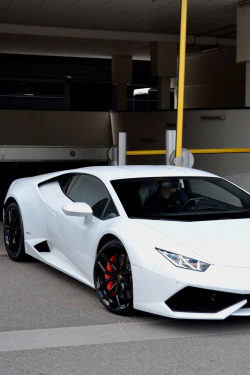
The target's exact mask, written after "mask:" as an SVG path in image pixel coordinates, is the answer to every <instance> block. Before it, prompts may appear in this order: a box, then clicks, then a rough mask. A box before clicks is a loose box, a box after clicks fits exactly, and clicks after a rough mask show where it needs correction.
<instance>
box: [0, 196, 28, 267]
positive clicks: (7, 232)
mask: <svg viewBox="0 0 250 375" xmlns="http://www.w3.org/2000/svg"><path fill="white" fill-rule="evenodd" d="M4 242H5V247H6V250H7V253H8V255H9V257H10V258H11V259H12V260H15V261H22V260H25V258H26V257H27V255H26V254H25V250H24V234H23V222H22V216H21V212H20V209H19V207H18V205H17V203H15V202H12V203H10V204H9V205H8V206H7V208H6V210H5V215H4Z"/></svg>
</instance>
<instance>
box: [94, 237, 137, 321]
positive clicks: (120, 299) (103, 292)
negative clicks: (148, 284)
mask: <svg viewBox="0 0 250 375" xmlns="http://www.w3.org/2000/svg"><path fill="white" fill-rule="evenodd" d="M94 281H95V289H96V292H97V295H98V297H99V299H100V301H101V302H102V303H103V305H104V306H105V307H106V308H107V309H108V310H109V311H111V312H113V313H115V314H120V315H126V314H129V313H131V312H132V311H133V283H132V271H131V264H130V261H129V257H128V254H127V252H126V250H125V248H124V246H123V245H122V243H121V242H120V241H119V240H112V241H110V242H108V243H107V244H105V245H104V246H103V247H102V248H101V249H100V251H99V253H98V255H97V257H96V261H95V267H94Z"/></svg>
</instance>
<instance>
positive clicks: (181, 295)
mask: <svg viewBox="0 0 250 375" xmlns="http://www.w3.org/2000/svg"><path fill="white" fill-rule="evenodd" d="M248 298H250V295H248V294H247V295H246V294H236V293H226V292H218V291H216V290H209V289H201V288H193V287H186V288H184V289H182V290H181V291H179V292H178V293H176V294H175V295H173V296H172V297H171V298H169V299H168V300H167V301H166V302H165V303H166V305H167V306H168V307H169V308H170V309H171V310H172V311H176V312H177V311H179V312H193V313H217V312H219V311H221V310H224V309H226V308H227V307H230V306H232V305H234V304H235V303H237V302H240V301H242V300H244V299H248Z"/></svg>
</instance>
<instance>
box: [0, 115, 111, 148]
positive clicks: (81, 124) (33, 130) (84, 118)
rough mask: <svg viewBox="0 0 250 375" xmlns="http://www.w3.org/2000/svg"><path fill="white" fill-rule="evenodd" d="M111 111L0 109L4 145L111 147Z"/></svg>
mask: <svg viewBox="0 0 250 375" xmlns="http://www.w3.org/2000/svg"><path fill="white" fill-rule="evenodd" d="M111 143H112V138H111V128H110V115H109V112H69V111H39V110H37V111H32V110H0V145H48V146H58V145H59V146H109V145H111Z"/></svg>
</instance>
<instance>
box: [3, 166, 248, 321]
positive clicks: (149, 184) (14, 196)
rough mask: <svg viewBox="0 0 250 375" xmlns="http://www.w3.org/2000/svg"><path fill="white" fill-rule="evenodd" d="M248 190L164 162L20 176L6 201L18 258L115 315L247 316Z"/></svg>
mask: <svg viewBox="0 0 250 375" xmlns="http://www.w3.org/2000/svg"><path fill="white" fill-rule="evenodd" d="M249 228H250V194H248V193H247V192H245V191H244V190H242V189H240V188H238V187H236V186H235V185H233V184H231V183H229V182H228V181H226V180H225V179H223V178H220V177H218V176H215V175H212V174H210V173H206V172H202V171H198V170H195V169H185V168H179V167H166V166H123V167H87V168H81V169H75V170H69V171H63V172H62V171H61V172H56V173H50V174H46V175H42V176H37V177H30V178H24V179H19V180H16V181H14V182H13V183H12V185H11V186H10V188H9V191H8V193H7V196H6V199H5V202H4V239H5V245H6V249H7V252H8V255H9V256H10V258H11V259H13V260H15V261H19V260H23V259H24V258H25V257H27V255H29V256H32V257H34V258H37V259H39V260H40V261H42V262H44V263H47V264H49V265H50V266H52V267H55V268H57V269H58V270H61V271H63V272H65V273H66V274H68V275H70V276H72V277H74V278H76V279H77V280H80V281H81V282H83V283H85V284H87V285H89V286H90V287H92V288H95V289H96V292H97V295H98V297H99V299H100V301H101V302H102V303H103V305H104V306H105V307H106V308H107V309H108V310H110V311H111V312H114V313H117V314H128V313H130V312H131V311H132V310H133V308H134V309H138V310H142V311H147V312H150V313H154V314H159V315H162V316H166V317H171V318H185V319H187V318H189V319H224V318H226V317H228V316H230V315H242V316H243V315H245V316H250V241H249V238H248V237H249V232H250V230H249Z"/></svg>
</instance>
